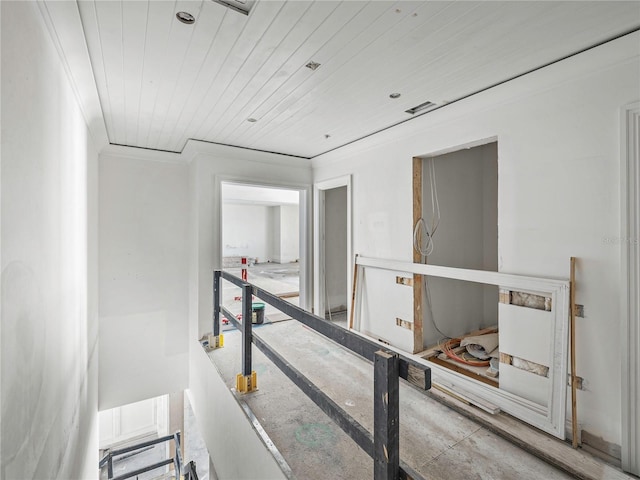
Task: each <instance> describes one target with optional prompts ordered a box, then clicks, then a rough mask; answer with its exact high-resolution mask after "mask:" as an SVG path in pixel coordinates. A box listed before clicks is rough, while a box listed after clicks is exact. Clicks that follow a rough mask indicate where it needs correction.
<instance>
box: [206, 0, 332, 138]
mask: <svg viewBox="0 0 640 480" xmlns="http://www.w3.org/2000/svg"><path fill="white" fill-rule="evenodd" d="M338 5H339V3H338V2H326V1H322V2H309V3H308V6H309V8H308V10H307V11H306V12H305V13H304V15H303V16H302V17H301V18H300V19H299V20H298V21H297V22H296V23H295V24H294V26H293V29H292V30H291V31H290V32H289V34H288V36H287V38H286V42H287V45H286V48H281V49H278V50H276V52H274V55H273V56H272V58H270V61H269V62H266V63H265V64H263V66H262V68H261V70H260V72H259V73H258V74H256V76H255V77H254V78H253V79H252V80H251V83H250V84H249V85H248V86H247V89H246V90H247V92H246V94H245V95H244V98H243V99H241V100H240V101H236V102H234V103H233V104H232V106H231V108H230V111H229V113H228V115H227V118H229V120H228V121H226V122H225V123H226V125H223V127H222V130H221V131H220V132H219V133H218V135H219V138H220V139H221V141H222V142H224V141H226V140H228V136H229V135H234V136H240V138H242V136H243V135H245V133H246V129H247V128H249V126H250V125H251V124H249V123H246V120H247V118H250V117H254V118H255V116H256V114H255V110H256V108H257V107H256V106H260V105H262V104H263V103H264V102H265V101H266V100H267V99H268V98H269V97H270V96H272V95H273V94H274V93H275V92H277V91H278V90H279V89H280V88H281V87H282V85H283V84H284V83H285V82H286V81H287V79H288V78H289V76H290V72H293V71H296V70H299V69H301V68H304V67H303V65H305V64H306V63H307V62H308V61H309V60H310V59H311V58H312V57H313V54H314V53H315V52H316V51H317V49H318V48H319V46H320V44H319V41H320V39H322V38H323V37H322V35H319V34H316V33H317V31H318V29H320V28H321V26H322V25H324V24H325V22H326V21H327V19H328V17H329V16H330V15H331V13H332V12H333V11H334V10H335V9H336V8H337V7H338ZM219 123H222V122H219Z"/></svg>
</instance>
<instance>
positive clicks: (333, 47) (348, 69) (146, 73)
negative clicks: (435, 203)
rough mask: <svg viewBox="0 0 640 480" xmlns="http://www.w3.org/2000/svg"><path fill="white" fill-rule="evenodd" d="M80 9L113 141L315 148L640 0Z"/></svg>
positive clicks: (400, 116)
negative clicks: (312, 65) (181, 14)
mask: <svg viewBox="0 0 640 480" xmlns="http://www.w3.org/2000/svg"><path fill="white" fill-rule="evenodd" d="M78 8H79V12H80V19H81V21H82V26H83V29H84V34H85V37H86V41H87V47H88V51H89V56H90V59H91V65H92V68H93V74H94V77H95V82H96V86H97V90H98V94H99V98H100V104H101V107H102V112H103V114H104V121H105V124H106V127H107V132H108V136H109V141H110V143H112V144H119V145H129V146H135V147H143V148H150V149H158V150H167V151H178V152H179V151H181V150H182V149H183V147H184V146H185V143H186V142H187V140H188V139H190V138H191V139H197V140H203V141H207V142H214V143H220V144H227V145H234V146H239V147H245V148H251V149H257V150H264V151H271V152H278V153H284V154H289V155H296V156H301V157H305V158H311V157H314V156H316V155H319V154H321V153H323V152H326V151H329V150H331V149H334V148H336V147H338V146H341V145H345V144H347V143H350V142H352V141H354V140H357V139H358V138H362V137H364V136H367V135H370V134H372V133H374V132H376V131H379V130H381V129H384V128H387V127H389V126H391V125H394V124H397V123H399V122H403V121H405V120H407V119H410V118H412V117H414V116H412V115H410V114H408V113H405V110H407V109H409V108H411V107H414V106H416V105H418V104H421V103H423V102H425V101H431V102H434V103H435V104H436V105H437V106H441V105H444V104H446V103H450V102H453V101H456V100H458V99H460V98H463V97H465V96H468V95H471V94H473V93H475V92H478V91H481V90H483V89H485V88H488V87H490V86H492V85H495V84H498V83H500V82H503V81H506V80H508V79H510V78H513V77H514V76H517V75H520V74H523V73H525V72H527V71H531V70H533V69H536V68H539V67H541V66H543V65H545V64H548V63H550V62H553V61H556V60H558V59H561V58H563V57H566V56H567V55H571V54H574V53H576V52H579V51H581V50H583V49H586V48H589V47H591V46H594V45H596V44H598V43H601V42H603V41H605V40H608V39H611V38H613V37H615V36H618V35H620V34H623V33H626V32H629V31H631V30H634V29H637V28H639V26H640V2H638V1H623V2H615V1H603V2H598V1H568V2H559V1H534V2H527V1H506V2H497V1H495V2H494V1H491V2H475V1H473V2H472V1H463V2H452V1H421V2H411V1H399V2H390V1H370V2H364V1H355V0H347V1H342V2H339V1H331V0H317V1H306V0H292V1H286V2H285V1H280V0H258V1H257V2H256V3H255V5H254V6H253V10H252V11H251V13H250V14H249V16H248V17H247V16H245V15H243V14H240V13H237V12H235V11H233V10H231V9H228V8H225V7H224V6H222V5H220V4H218V3H215V2H213V1H211V0H198V1H194V0H177V1H162V0H150V1H140V0H132V1H128V0H124V1H112V0H107V1H95V2H94V1H90V0H80V1H78ZM178 11H187V12H190V13H191V14H192V15H194V16H195V17H196V22H195V24H193V25H185V24H182V23H180V22H179V21H178V20H177V19H176V17H175V13H176V12H178ZM310 61H315V62H317V63H320V64H321V65H320V67H319V68H318V69H317V70H315V71H312V70H311V69H309V68H306V67H305V65H306V64H307V63H308V62H310ZM393 92H398V93H401V94H402V96H401V97H400V98H399V99H396V100H393V99H390V98H389V94H391V93H393ZM248 118H255V119H256V120H257V121H256V122H254V123H251V122H248V121H247V119H248ZM327 135H328V137H327Z"/></svg>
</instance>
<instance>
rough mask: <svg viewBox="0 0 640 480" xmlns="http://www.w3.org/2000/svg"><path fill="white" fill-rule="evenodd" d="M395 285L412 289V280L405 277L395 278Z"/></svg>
mask: <svg viewBox="0 0 640 480" xmlns="http://www.w3.org/2000/svg"><path fill="white" fill-rule="evenodd" d="M396 283H397V284H398V285H406V286H407V287H413V279H412V278H407V277H398V276H397V277H396Z"/></svg>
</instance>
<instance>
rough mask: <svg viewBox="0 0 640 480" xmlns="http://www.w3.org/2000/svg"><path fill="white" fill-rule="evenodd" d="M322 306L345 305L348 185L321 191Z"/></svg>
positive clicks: (339, 306) (338, 306)
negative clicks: (322, 228) (322, 229)
mask: <svg viewBox="0 0 640 480" xmlns="http://www.w3.org/2000/svg"><path fill="white" fill-rule="evenodd" d="M324 201H325V203H324V218H325V222H324V225H325V228H324V230H325V231H324V241H325V247H324V248H325V257H324V258H325V276H326V284H327V298H328V302H325V309H326V310H329V308H331V311H334V310H336V309H337V310H340V309H341V307H345V308H346V306H347V262H348V261H349V260H348V259H347V187H346V186H344V187H338V188H332V189H329V190H325V191H324Z"/></svg>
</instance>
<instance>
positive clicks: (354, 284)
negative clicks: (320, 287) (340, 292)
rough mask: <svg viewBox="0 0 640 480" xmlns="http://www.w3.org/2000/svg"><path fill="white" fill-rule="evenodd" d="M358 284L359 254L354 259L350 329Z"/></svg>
mask: <svg viewBox="0 0 640 480" xmlns="http://www.w3.org/2000/svg"><path fill="white" fill-rule="evenodd" d="M357 285H358V254H357V253H356V255H355V258H354V260H353V286H352V287H351V312H350V314H349V330H352V329H353V315H354V312H355V311H356V287H357Z"/></svg>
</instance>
